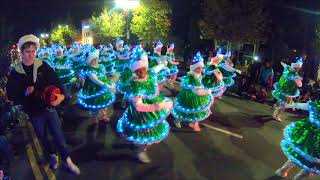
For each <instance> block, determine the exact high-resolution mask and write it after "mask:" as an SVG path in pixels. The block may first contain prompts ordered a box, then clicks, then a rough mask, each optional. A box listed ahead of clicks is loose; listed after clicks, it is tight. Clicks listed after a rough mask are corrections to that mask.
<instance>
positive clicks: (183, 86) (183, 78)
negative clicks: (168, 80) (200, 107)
mask: <svg viewBox="0 0 320 180" xmlns="http://www.w3.org/2000/svg"><path fill="white" fill-rule="evenodd" d="M186 78H187V76H184V77H182V78H181V83H180V85H181V87H182V88H183V89H204V86H203V85H199V86H194V85H190V84H187V83H186V82H185V81H186ZM199 81H200V82H201V81H202V78H201V77H200V78H199Z"/></svg>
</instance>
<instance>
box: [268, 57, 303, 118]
mask: <svg viewBox="0 0 320 180" xmlns="http://www.w3.org/2000/svg"><path fill="white" fill-rule="evenodd" d="M302 64H303V62H302V59H301V58H300V59H297V62H295V63H291V66H288V65H286V64H285V63H283V62H281V65H282V66H283V67H284V70H283V73H282V76H281V77H280V80H279V82H277V83H275V84H274V86H273V87H274V90H273V91H272V95H273V97H274V98H276V99H277V100H278V102H277V103H276V104H275V105H274V112H273V117H274V119H276V120H277V121H282V119H281V115H282V111H284V109H285V105H286V104H291V103H292V100H293V98H295V97H298V96H299V95H300V92H299V89H298V88H299V87H302V78H301V77H300V76H299V75H298V72H299V70H300V69H301V67H302Z"/></svg>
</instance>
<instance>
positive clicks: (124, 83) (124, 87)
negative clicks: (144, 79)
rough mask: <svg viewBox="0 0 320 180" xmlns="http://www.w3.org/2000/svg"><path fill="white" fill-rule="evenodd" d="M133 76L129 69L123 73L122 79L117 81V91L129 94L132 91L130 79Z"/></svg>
mask: <svg viewBox="0 0 320 180" xmlns="http://www.w3.org/2000/svg"><path fill="white" fill-rule="evenodd" d="M132 75H133V73H132V71H131V70H130V69H129V68H125V69H124V71H123V73H121V74H120V78H119V80H118V81H117V91H118V92H119V93H121V94H127V92H128V90H129V89H130V78H131V76H132Z"/></svg>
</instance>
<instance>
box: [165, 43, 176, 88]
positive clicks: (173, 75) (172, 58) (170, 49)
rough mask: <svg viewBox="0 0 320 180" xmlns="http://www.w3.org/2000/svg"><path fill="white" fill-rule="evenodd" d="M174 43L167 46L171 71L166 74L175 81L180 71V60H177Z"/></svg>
mask: <svg viewBox="0 0 320 180" xmlns="http://www.w3.org/2000/svg"><path fill="white" fill-rule="evenodd" d="M173 50H174V43H171V44H170V45H169V46H168V47H167V54H166V57H167V62H168V68H169V69H170V72H168V73H167V74H166V76H167V77H168V78H169V79H170V81H171V82H173V81H175V80H176V79H177V75H178V72H179V69H178V67H177V66H178V64H179V62H177V61H175V60H176V58H175V56H174V52H173Z"/></svg>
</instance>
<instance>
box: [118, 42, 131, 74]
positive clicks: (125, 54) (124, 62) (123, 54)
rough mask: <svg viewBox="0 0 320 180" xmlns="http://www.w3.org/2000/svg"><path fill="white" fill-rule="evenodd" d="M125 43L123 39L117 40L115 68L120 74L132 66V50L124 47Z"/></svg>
mask: <svg viewBox="0 0 320 180" xmlns="http://www.w3.org/2000/svg"><path fill="white" fill-rule="evenodd" d="M123 43H124V41H123V40H122V39H117V40H116V48H117V49H116V51H117V52H116V57H117V58H116V61H115V68H116V72H117V73H118V74H121V75H122V73H123V72H124V70H125V68H126V67H128V66H129V64H130V54H129V53H130V49H128V48H124V47H123Z"/></svg>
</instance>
